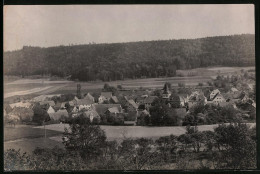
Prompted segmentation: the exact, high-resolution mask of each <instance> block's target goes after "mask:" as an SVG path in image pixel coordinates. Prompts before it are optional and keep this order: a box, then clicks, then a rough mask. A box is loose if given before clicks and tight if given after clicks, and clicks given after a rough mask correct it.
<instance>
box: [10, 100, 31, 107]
mask: <svg viewBox="0 0 260 174" xmlns="http://www.w3.org/2000/svg"><path fill="white" fill-rule="evenodd" d="M31 106H32V104H31V103H29V102H18V103H12V104H10V107H11V108H12V109H13V108H15V107H16V108H31Z"/></svg>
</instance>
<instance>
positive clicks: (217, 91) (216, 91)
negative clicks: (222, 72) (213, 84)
mask: <svg viewBox="0 0 260 174" xmlns="http://www.w3.org/2000/svg"><path fill="white" fill-rule="evenodd" d="M217 93H220V91H219V90H218V89H214V90H213V91H212V92H211V93H210V95H211V94H217Z"/></svg>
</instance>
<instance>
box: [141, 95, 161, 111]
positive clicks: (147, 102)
mask: <svg viewBox="0 0 260 174" xmlns="http://www.w3.org/2000/svg"><path fill="white" fill-rule="evenodd" d="M157 98H158V97H157V96H148V97H146V98H145V99H144V101H143V104H144V105H145V108H146V109H148V110H149V108H150V107H151V106H152V103H153V102H154V101H155V100H156V99H157Z"/></svg>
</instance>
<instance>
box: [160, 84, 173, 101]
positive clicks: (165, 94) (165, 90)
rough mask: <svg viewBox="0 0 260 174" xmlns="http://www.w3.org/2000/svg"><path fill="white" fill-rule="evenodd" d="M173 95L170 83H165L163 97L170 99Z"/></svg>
mask: <svg viewBox="0 0 260 174" xmlns="http://www.w3.org/2000/svg"><path fill="white" fill-rule="evenodd" d="M170 96H171V92H170V91H169V87H168V85H165V87H164V91H163V94H162V98H165V99H168V98H169V97H170Z"/></svg>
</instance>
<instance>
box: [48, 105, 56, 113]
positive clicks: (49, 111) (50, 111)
mask: <svg viewBox="0 0 260 174" xmlns="http://www.w3.org/2000/svg"><path fill="white" fill-rule="evenodd" d="M47 113H48V114H53V113H55V110H54V109H53V107H51V106H50V107H49V109H48V110H47Z"/></svg>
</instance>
